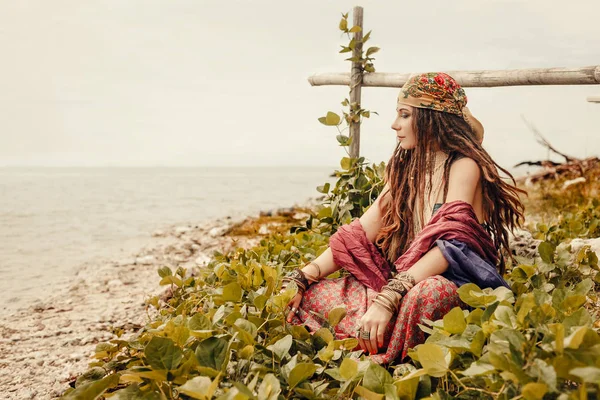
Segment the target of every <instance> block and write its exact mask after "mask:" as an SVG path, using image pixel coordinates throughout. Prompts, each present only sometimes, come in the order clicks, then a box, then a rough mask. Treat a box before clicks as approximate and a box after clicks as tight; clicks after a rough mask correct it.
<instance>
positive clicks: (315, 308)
mask: <svg viewBox="0 0 600 400" xmlns="http://www.w3.org/2000/svg"><path fill="white" fill-rule="evenodd" d="M456 289H457V288H456V285H455V284H454V283H452V282H450V281H449V280H447V279H446V278H444V277H442V276H439V275H436V276H432V277H429V278H427V279H425V280H423V281H421V282H419V283H417V284H416V285H415V286H414V287H413V288H412V289H411V290H410V291H409V292H408V294H407V295H406V296H405V297H404V298H403V299H402V301H401V303H400V308H399V311H398V314H396V315H394V316H393V317H392V319H391V320H390V322H389V323H388V327H387V329H386V333H385V340H384V346H383V348H381V349H379V353H378V354H373V355H370V358H371V360H373V361H374V362H376V363H378V364H388V363H395V362H401V361H402V360H403V359H404V358H405V357H406V356H407V353H408V350H409V349H411V348H413V347H415V346H416V345H418V344H420V343H423V342H424V341H425V332H423V331H422V330H421V329H420V328H419V326H418V325H417V324H419V323H422V322H423V320H424V319H429V320H431V321H435V320H436V319H440V318H442V317H443V316H444V314H446V313H447V312H448V311H450V310H451V309H452V308H454V307H456V306H460V305H461V301H460V299H459V297H458V294H457V293H456ZM376 296H377V292H376V291H375V290H372V289H370V288H368V287H367V286H365V285H364V284H362V283H361V282H360V281H359V280H358V279H357V278H356V277H354V276H353V275H347V276H344V277H342V278H336V279H324V280H322V281H320V282H318V283H316V284H313V285H311V286H310V287H309V288H308V290H307V291H306V293H305V294H304V296H303V298H302V303H300V308H299V310H298V313H297V314H296V316H295V317H294V319H293V320H292V323H294V324H302V325H304V326H306V327H307V328H308V329H309V330H310V331H311V332H314V331H316V330H318V329H319V328H321V327H322V320H321V317H319V314H320V315H322V316H323V317H325V318H326V317H327V315H328V313H329V310H331V309H332V308H335V307H338V306H341V305H345V306H346V316H345V317H344V319H342V321H341V322H340V323H339V324H338V325H337V326H336V328H335V333H336V338H337V339H345V338H349V337H356V324H357V322H358V321H359V319H360V318H361V317H362V316H363V315H364V314H365V313H366V312H367V310H368V308H369V306H370V305H371V303H372V302H373V299H374V298H375V297H376ZM315 314H317V315H315Z"/></svg>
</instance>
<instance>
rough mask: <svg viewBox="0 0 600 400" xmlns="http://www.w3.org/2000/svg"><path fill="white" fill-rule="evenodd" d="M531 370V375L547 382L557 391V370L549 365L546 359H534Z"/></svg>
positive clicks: (551, 389) (549, 386)
mask: <svg viewBox="0 0 600 400" xmlns="http://www.w3.org/2000/svg"><path fill="white" fill-rule="evenodd" d="M529 372H530V374H531V376H534V377H536V378H538V380H540V381H542V382H543V383H545V384H546V386H548V389H549V390H550V391H551V392H555V391H556V371H555V370H554V367H552V365H548V364H547V363H546V361H544V360H542V359H539V358H536V359H535V360H533V365H532V366H531V368H530V370H529Z"/></svg>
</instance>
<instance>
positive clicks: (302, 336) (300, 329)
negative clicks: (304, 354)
mask: <svg viewBox="0 0 600 400" xmlns="http://www.w3.org/2000/svg"><path fill="white" fill-rule="evenodd" d="M288 330H289V331H290V333H291V334H292V336H293V337H294V339H296V340H307V339H310V333H309V332H308V331H307V330H306V328H305V327H304V326H302V325H292V326H290V327H288Z"/></svg>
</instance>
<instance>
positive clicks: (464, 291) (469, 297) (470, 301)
mask: <svg viewBox="0 0 600 400" xmlns="http://www.w3.org/2000/svg"><path fill="white" fill-rule="evenodd" d="M456 292H457V293H458V296H459V297H460V299H461V300H462V301H463V302H464V303H465V304H467V305H469V306H471V307H482V306H484V305H485V299H482V298H481V297H482V295H483V291H482V290H481V289H480V288H479V286H477V285H476V284H474V283H467V284H464V285H462V286H461V287H459V288H458V289H457V291H456ZM488 297H491V296H488ZM482 300H483V301H482Z"/></svg>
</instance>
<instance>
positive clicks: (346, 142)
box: [335, 135, 352, 146]
mask: <svg viewBox="0 0 600 400" xmlns="http://www.w3.org/2000/svg"><path fill="white" fill-rule="evenodd" d="M335 139H336V140H337V141H338V143H339V144H340V146H350V144H352V139H351V138H350V137H348V136H346V135H337V136H336V137H335Z"/></svg>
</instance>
